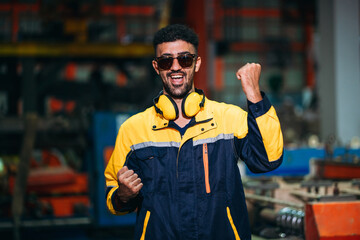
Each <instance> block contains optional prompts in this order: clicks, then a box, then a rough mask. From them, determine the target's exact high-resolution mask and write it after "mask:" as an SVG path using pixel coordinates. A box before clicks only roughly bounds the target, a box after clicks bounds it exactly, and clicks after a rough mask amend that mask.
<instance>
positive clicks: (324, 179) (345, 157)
mask: <svg viewBox="0 0 360 240" xmlns="http://www.w3.org/2000/svg"><path fill="white" fill-rule="evenodd" d="M359 15H360V3H359V0H313V1H312V0H192V1H191V0H176V1H175V0H173V1H171V0H77V1H71V0H13V1H12V0H1V1H0V235H1V236H5V238H3V237H1V239H45V238H46V239H49V238H51V239H132V231H133V225H134V222H135V214H129V215H125V216H112V215H110V213H108V212H107V210H106V206H105V197H104V192H105V187H104V184H105V181H104V176H103V172H104V167H105V165H106V162H107V160H108V158H109V156H110V154H111V152H112V149H113V145H114V143H115V137H116V134H117V130H118V128H119V126H120V125H121V124H122V122H123V121H124V120H125V119H126V118H128V117H129V116H131V115H132V114H134V113H137V112H139V111H142V110H144V109H145V108H147V107H149V106H151V104H152V99H153V97H155V96H156V94H157V93H158V92H159V91H160V90H161V88H162V85H161V81H160V79H159V78H158V77H157V76H156V73H155V71H154V70H153V69H152V66H151V60H152V58H153V57H154V52H153V48H152V36H153V34H154V32H155V31H157V30H158V29H159V28H160V27H162V26H165V25H167V24H169V23H183V24H187V25H189V26H190V27H192V28H193V29H194V30H195V31H196V32H197V33H198V34H199V37H200V49H199V54H200V56H201V57H202V66H201V70H200V72H199V73H198V75H197V76H196V79H195V86H196V87H198V88H201V89H203V90H204V91H205V92H206V94H207V96H208V97H209V98H211V99H214V100H218V101H224V102H228V103H233V104H236V105H239V106H241V107H242V108H244V109H246V98H245V95H244V94H243V92H242V89H241V83H240V81H238V80H237V79H236V77H235V72H236V71H237V69H238V68H239V67H241V66H242V65H244V64H245V63H247V62H258V63H260V64H261V65H262V74H261V80H260V82H261V88H262V90H263V91H265V92H266V93H267V95H268V96H269V98H270V99H271V101H272V103H273V104H274V106H275V108H276V110H277V112H278V116H279V119H280V122H281V124H282V130H283V134H284V141H285V155H284V162H283V164H282V166H281V167H280V168H278V169H277V170H275V171H273V172H270V173H268V174H261V175H256V174H253V173H251V172H249V171H248V170H247V169H246V167H244V166H243V165H242V164H241V163H239V168H240V171H241V174H242V178H243V182H244V187H245V191H246V198H247V202H248V209H249V214H250V221H251V224H252V231H253V234H254V239H255V240H256V239H307V240H316V239H360V201H359V198H360V138H359V137H360V108H359V107H358V106H357V104H359V103H360V94H359V92H360V72H359V69H360V51H359V50H360V48H359V46H360V44H359V39H360V38H359V37H360V34H359V32H360V19H359ZM356 103H357V104H356Z"/></svg>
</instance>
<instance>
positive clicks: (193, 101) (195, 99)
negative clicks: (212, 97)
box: [182, 92, 203, 118]
mask: <svg viewBox="0 0 360 240" xmlns="http://www.w3.org/2000/svg"><path fill="white" fill-rule="evenodd" d="M202 101H203V96H201V95H200V94H198V93H197V92H191V93H189V94H188V95H187V96H186V97H185V98H184V100H183V102H182V112H183V114H184V115H185V116H186V117H189V118H191V117H193V116H195V115H196V114H197V113H198V112H199V111H200V108H201V103H202Z"/></svg>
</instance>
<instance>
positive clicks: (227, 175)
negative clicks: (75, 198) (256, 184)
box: [105, 95, 283, 240]
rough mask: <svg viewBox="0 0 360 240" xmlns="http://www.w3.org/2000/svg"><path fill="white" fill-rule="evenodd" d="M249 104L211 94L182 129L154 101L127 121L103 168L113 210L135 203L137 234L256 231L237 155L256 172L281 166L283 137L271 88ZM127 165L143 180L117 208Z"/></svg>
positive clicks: (208, 235) (236, 235) (246, 235)
mask: <svg viewBox="0 0 360 240" xmlns="http://www.w3.org/2000/svg"><path fill="white" fill-rule="evenodd" d="M248 108H249V110H248V112H246V111H244V110H242V109H241V108H239V107H237V106H234V105H230V104H225V103H218V102H215V101H211V100H208V99H206V100H205V106H204V107H203V108H202V109H201V110H200V111H199V112H198V113H197V115H196V116H195V117H194V120H193V121H191V123H190V125H189V126H188V128H187V130H186V132H185V134H184V135H183V136H181V135H180V133H179V131H178V130H176V129H174V128H172V127H171V124H170V126H169V121H168V120H166V119H164V118H163V117H162V116H160V115H158V114H157V113H156V111H155V109H154V107H150V108H148V109H147V110H145V111H144V112H142V113H139V114H137V115H134V116H132V117H131V118H129V119H128V120H127V121H126V122H125V123H123V125H121V127H120V129H119V133H118V136H117V139H116V143H115V148H114V151H113V154H112V156H111V158H110V160H109V163H108V165H107V168H106V170H105V178H106V185H107V193H106V198H107V201H106V202H107V206H108V208H109V210H110V212H111V213H113V214H124V213H128V212H131V211H134V210H135V209H137V214H138V216H137V221H136V227H135V239H186V240H189V239H241V240H247V239H250V238H251V232H250V226H249V220H248V214H247V208H246V203H245V196H244V190H243V186H242V182H241V176H240V173H239V169H238V167H237V162H238V159H241V160H243V161H244V162H245V163H246V165H247V167H248V168H249V169H250V170H251V171H253V172H267V171H271V170H273V169H275V168H277V167H278V166H279V165H280V164H281V162H282V156H283V138H282V133H281V129H280V123H279V120H278V117H277V115H276V112H275V109H274V107H273V106H271V104H270V102H269V100H268V99H267V97H266V96H265V95H263V100H262V101H260V102H258V103H256V104H252V103H249V106H248ZM124 165H126V166H128V168H129V169H133V170H134V171H135V172H136V173H137V174H138V175H139V177H140V178H141V181H142V182H143V184H144V185H143V188H142V189H141V191H140V193H139V195H138V196H137V197H136V198H134V199H132V200H131V201H129V202H128V203H127V204H125V205H124V206H122V209H115V207H114V204H113V201H114V200H113V196H114V195H115V191H116V190H117V188H118V182H117V177H116V174H117V172H118V171H119V169H120V168H122V167H123V166H124Z"/></svg>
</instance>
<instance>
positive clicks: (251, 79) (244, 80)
mask: <svg viewBox="0 0 360 240" xmlns="http://www.w3.org/2000/svg"><path fill="white" fill-rule="evenodd" d="M260 73H261V65H260V64H258V63H247V64H245V65H244V66H242V67H241V68H240V69H239V70H238V71H237V72H236V77H237V78H238V79H239V80H240V81H241V86H242V88H243V91H244V93H245V95H246V98H247V99H248V100H249V101H250V102H253V103H257V102H259V101H261V100H262V96H261V93H260V86H259V80H260Z"/></svg>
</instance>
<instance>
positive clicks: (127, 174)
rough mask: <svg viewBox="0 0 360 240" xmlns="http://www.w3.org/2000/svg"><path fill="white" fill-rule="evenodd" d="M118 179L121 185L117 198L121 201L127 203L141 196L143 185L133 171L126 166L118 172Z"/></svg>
mask: <svg viewBox="0 0 360 240" xmlns="http://www.w3.org/2000/svg"><path fill="white" fill-rule="evenodd" d="M117 178H118V183H119V188H118V190H117V196H118V198H119V200H120V201H122V202H124V203H126V202H128V201H129V200H130V199H132V198H134V197H136V196H137V195H138V194H139V191H140V189H141V188H142V186H143V184H142V182H141V179H140V178H139V177H138V175H137V174H136V173H134V171H133V170H129V169H128V168H127V166H124V167H122V168H121V169H120V170H119V171H118V173H117Z"/></svg>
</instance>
